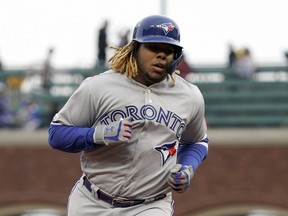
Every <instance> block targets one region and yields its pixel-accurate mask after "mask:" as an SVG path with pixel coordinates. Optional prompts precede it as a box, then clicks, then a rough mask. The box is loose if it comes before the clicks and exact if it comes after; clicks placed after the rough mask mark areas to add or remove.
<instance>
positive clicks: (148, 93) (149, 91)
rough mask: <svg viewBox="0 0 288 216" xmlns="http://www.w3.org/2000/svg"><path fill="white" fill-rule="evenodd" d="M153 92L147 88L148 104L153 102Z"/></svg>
mask: <svg viewBox="0 0 288 216" xmlns="http://www.w3.org/2000/svg"><path fill="white" fill-rule="evenodd" d="M151 93H152V91H151V89H148V90H147V98H148V104H152V102H153V101H152V99H151Z"/></svg>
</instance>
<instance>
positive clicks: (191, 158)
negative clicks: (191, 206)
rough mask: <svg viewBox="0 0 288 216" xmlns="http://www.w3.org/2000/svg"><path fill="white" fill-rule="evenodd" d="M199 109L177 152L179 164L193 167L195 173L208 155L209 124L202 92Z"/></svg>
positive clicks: (199, 96) (197, 104) (189, 124)
mask: <svg viewBox="0 0 288 216" xmlns="http://www.w3.org/2000/svg"><path fill="white" fill-rule="evenodd" d="M196 106H198V109H196V112H195V113H194V115H193V116H192V118H191V120H190V122H189V123H188V124H187V127H186V130H185V131H184V132H183V134H182V136H181V138H180V143H179V148H178V152H177V157H178V162H179V163H181V164H185V165H191V166H192V167H193V170H194V171H195V170H196V169H197V168H198V167H199V165H200V164H201V163H202V161H203V160H204V159H205V158H206V157H207V155H208V142H209V139H208V136H207V124H206V119H205V114H204V113H205V103H204V98H203V96H202V94H201V92H200V91H198V100H197V103H196Z"/></svg>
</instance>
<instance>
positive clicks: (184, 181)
mask: <svg viewBox="0 0 288 216" xmlns="http://www.w3.org/2000/svg"><path fill="white" fill-rule="evenodd" d="M193 175H194V172H193V169H192V167H191V166H188V165H182V164H176V165H175V166H174V167H173V169H171V170H170V174H169V177H168V180H167V183H168V185H169V186H170V187H171V188H172V189H173V190H174V191H176V192H178V193H183V192H185V191H186V190H187V189H188V187H189V185H190V181H191V179H192V177H193Z"/></svg>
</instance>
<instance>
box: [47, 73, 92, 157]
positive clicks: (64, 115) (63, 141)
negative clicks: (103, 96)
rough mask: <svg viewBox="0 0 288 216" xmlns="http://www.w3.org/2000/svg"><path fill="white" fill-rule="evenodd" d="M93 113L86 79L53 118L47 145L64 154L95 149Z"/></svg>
mask: <svg viewBox="0 0 288 216" xmlns="http://www.w3.org/2000/svg"><path fill="white" fill-rule="evenodd" d="M95 112H96V111H95V109H94V104H93V100H92V94H91V90H90V86H89V78H88V79H86V80H84V81H83V82H82V83H81V85H80V86H79V88H78V89H77V90H76V91H75V92H74V93H73V94H72V96H71V97H70V98H69V99H68V101H67V102H66V104H65V105H64V106H63V108H62V109H61V110H60V111H59V112H58V113H57V114H56V115H55V116H54V118H53V120H52V122H51V123H50V127H49V131H48V143H49V145H50V146H51V147H52V148H55V149H58V150H61V151H65V152H80V151H85V150H90V149H92V148H95V144H94V142H93V133H94V130H95V128H93V127H92V126H93V124H94V122H93V119H94V116H95Z"/></svg>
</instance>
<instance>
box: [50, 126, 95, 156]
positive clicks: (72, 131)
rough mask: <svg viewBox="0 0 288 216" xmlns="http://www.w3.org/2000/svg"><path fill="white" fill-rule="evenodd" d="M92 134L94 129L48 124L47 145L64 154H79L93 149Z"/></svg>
mask: <svg viewBox="0 0 288 216" xmlns="http://www.w3.org/2000/svg"><path fill="white" fill-rule="evenodd" d="M93 133H94V128H80V127H73V126H66V125H55V124H50V128H49V131H48V143H49V145H50V146H51V147H52V148H54V149H58V150H61V151H64V152H71V153H76V152H81V151H85V150H89V149H93V148H95V144H94V141H93Z"/></svg>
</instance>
